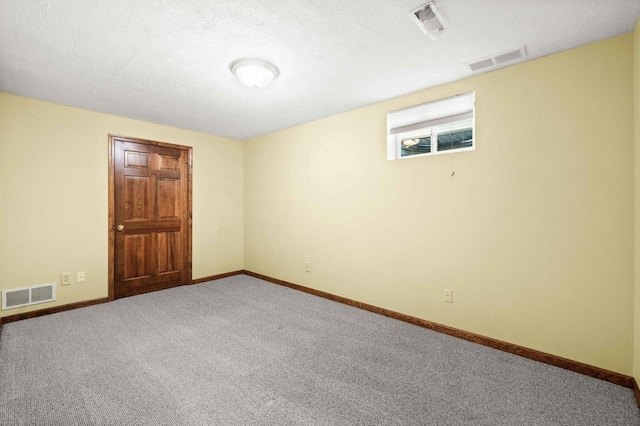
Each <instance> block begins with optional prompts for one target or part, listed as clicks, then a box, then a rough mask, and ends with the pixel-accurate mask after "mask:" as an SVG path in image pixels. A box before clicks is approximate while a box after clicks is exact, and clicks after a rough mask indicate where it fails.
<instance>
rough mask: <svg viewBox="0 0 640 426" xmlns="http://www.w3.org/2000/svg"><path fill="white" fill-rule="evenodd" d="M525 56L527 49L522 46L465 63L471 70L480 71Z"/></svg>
mask: <svg viewBox="0 0 640 426" xmlns="http://www.w3.org/2000/svg"><path fill="white" fill-rule="evenodd" d="M525 56H527V49H525V47H524V46H520V47H519V48H517V49H513V50H508V51H506V52H501V53H498V54H496V55H493V56H489V57H488V58H482V59H478V60H475V61H472V62H467V63H466V64H465V65H466V66H467V68H469V70H471V71H478V70H481V69H484V68H491V67H495V66H496V65H501V64H504V63H506V62H511V61H515V60H517V59H521V58H524V57H525Z"/></svg>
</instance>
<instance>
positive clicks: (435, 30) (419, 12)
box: [411, 1, 449, 40]
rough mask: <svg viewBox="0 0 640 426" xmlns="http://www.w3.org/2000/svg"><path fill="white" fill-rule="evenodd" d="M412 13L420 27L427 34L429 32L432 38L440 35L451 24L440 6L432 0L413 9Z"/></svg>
mask: <svg viewBox="0 0 640 426" xmlns="http://www.w3.org/2000/svg"><path fill="white" fill-rule="evenodd" d="M411 15H412V16H413V17H414V18H415V19H414V20H415V22H416V23H417V24H418V26H419V27H420V29H421V30H422V31H424V33H425V34H429V37H431V39H432V40H435V39H436V38H438V37H440V35H441V34H442V32H443V31H444V29H445V28H447V26H448V25H449V23H448V22H447V19H446V18H445V17H444V15H443V14H442V12H441V11H440V10H439V9H438V6H437V5H436V4H435V2H432V1H430V2H429V3H427V4H423V5H422V6H420V7H419V8H417V9H414V10H412V11H411Z"/></svg>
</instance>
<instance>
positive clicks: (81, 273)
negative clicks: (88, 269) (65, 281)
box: [76, 272, 84, 283]
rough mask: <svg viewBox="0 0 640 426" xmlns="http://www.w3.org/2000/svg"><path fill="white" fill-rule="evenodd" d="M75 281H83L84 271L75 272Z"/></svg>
mask: <svg viewBox="0 0 640 426" xmlns="http://www.w3.org/2000/svg"><path fill="white" fill-rule="evenodd" d="M76 281H77V282H79V283H82V282H84V272H78V273H77V274H76Z"/></svg>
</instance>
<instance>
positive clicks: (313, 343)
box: [0, 275, 640, 426]
mask: <svg viewBox="0 0 640 426" xmlns="http://www.w3.org/2000/svg"><path fill="white" fill-rule="evenodd" d="M0 360H1V361H2V363H1V365H0V424H2V425H138V424H141V425H510V426H513V425H581V426H584V425H640V411H639V410H638V408H637V406H636V404H635V400H634V398H633V392H632V391H631V390H630V389H626V388H623V387H620V386H616V385H614V384H611V383H608V382H604V381H601V380H597V379H593V378H589V377H586V376H582V375H580V374H576V373H572V372H570V371H566V370H562V369H559V368H555V367H551V366H548V365H545V364H541V363H538V362H535V361H531V360H528V359H525V358H521V357H518V356H515V355H510V354H507V353H503V352H500V351H497V350H494V349H490V348H487V347H483V346H479V345H476V344H473V343H470V342H466V341H463V340H459V339H456V338H453V337H450V336H446V335H443V334H439V333H435V332H432V331H429V330H425V329H423V328H420V327H417V326H413V325H410V324H406V323H403V322H400V321H396V320H393V319H390V318H386V317H383V316H379V315H376V314H373V313H370V312H366V311H363V310H359V309H356V308H352V307H349V306H345V305H341V304H338V303H335V302H332V301H329V300H325V299H321V298H317V297H314V296H311V295H308V294H305V293H302V292H298V291H295V290H291V289H288V288H285V287H280V286H277V285H274V284H271V283H267V282H264V281H261V280H257V279H255V278H251V277H248V276H244V275H239V276H235V277H230V278H226V279H223V280H218V281H215V282H209V283H204V284H198V285H194V286H188V287H186V286H185V287H178V288H174V289H171V290H164V291H160V292H155V293H150V294H146V295H142V296H136V297H130V298H126V299H120V300H117V301H115V302H112V303H106V304H102V305H96V306H91V307H88V308H83V309H77V310H74V311H67V312H62V313H58V314H55V315H49V316H43V317H39V318H34V319H30V320H25V321H19V322H14V323H9V324H6V325H5V326H4V327H3V331H2V339H1V340H0Z"/></svg>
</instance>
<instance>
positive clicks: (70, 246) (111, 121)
mask: <svg viewBox="0 0 640 426" xmlns="http://www.w3.org/2000/svg"><path fill="white" fill-rule="evenodd" d="M109 133H111V134H116V135H122V136H131V137H138V138H144V139H150V140H155V141H161V142H169V143H174V144H178V145H187V146H191V147H193V156H194V161H193V163H194V164H193V277H194V278H199V277H206V276H211V275H215V274H220V273H224V272H229V271H235V270H239V269H242V268H243V223H242V221H243V218H242V216H243V200H242V198H243V193H242V191H243V146H242V143H241V142H239V141H235V140H231V139H225V138H220V137H216V136H210V135H205V134H202V133H196V132H190V131H185V130H181V129H176V128H171V127H166V126H160V125H157V124H152V123H146V122H142V121H136V120H130V119H126V118H122V117H116V116H111V115H107V114H100V113H95V112H91V111H86V110H81V109H76V108H69V107H66V106H62V105H56V104H51V103H47V102H41V101H35V100H31V99H26V98H22V97H17V96H13V95H9V94H5V93H0V204H1V205H2V208H1V209H0V272H1V273H0V289H2V290H6V289H12V288H19V287H25V286H31V285H37V284H44V283H50V282H57V283H58V287H57V296H58V297H57V301H56V302H51V303H46V304H41V305H34V306H31V307H26V308H18V309H11V310H6V311H0V315H1V316H7V315H12V314H17V313H21V312H26V311H31V310H36V309H42V308H45V307H50V306H56V305H63V304H68V303H74V302H80V301H86V300H91V299H99V298H104V297H107V290H108V283H107V277H108V275H107V274H108V267H107V264H108V229H107V220H108V195H107V188H108V135H109ZM79 271H81V272H85V279H86V281H85V282H84V283H76V280H75V278H76V276H75V273H76V272H79ZM62 272H72V273H73V275H72V284H71V285H69V286H60V283H59V279H60V273H62Z"/></svg>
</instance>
